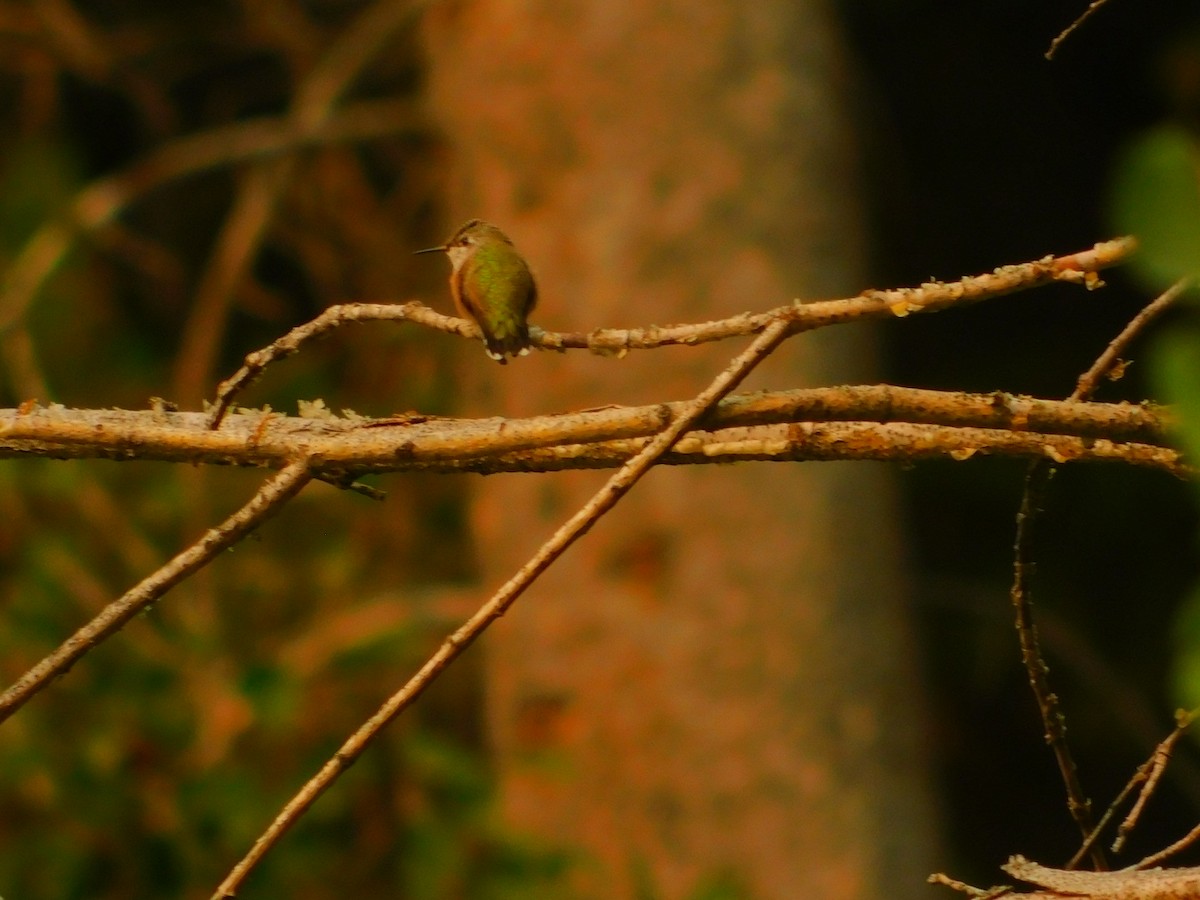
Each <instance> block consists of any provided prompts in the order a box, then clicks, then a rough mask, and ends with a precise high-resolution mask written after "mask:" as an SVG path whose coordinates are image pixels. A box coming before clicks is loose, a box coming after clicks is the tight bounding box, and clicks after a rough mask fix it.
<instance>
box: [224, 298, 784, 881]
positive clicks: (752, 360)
mask: <svg viewBox="0 0 1200 900" xmlns="http://www.w3.org/2000/svg"><path fill="white" fill-rule="evenodd" d="M791 331H792V326H791V323H790V322H789V320H788V319H787V318H786V317H782V316H781V317H780V318H778V319H777V320H776V321H774V322H773V323H771V324H770V325H768V326H767V328H766V329H765V330H764V331H763V332H762V334H760V335H758V337H756V338H755V339H754V341H753V342H752V343H751V344H750V346H749V347H747V348H746V349H745V350H744V351H743V352H742V353H741V354H739V355H738V356H737V357H736V358H735V359H734V360H733V362H732V363H730V365H729V367H728V368H726V369H725V371H723V372H722V373H721V374H720V375H719V376H717V378H716V379H715V380H714V381H713V382H712V383H711V384H710V385H709V386H708V387H707V388H705V389H704V391H703V392H701V393H700V394H699V395H698V396H697V397H696V398H695V399H694V400H693V401H692V402H691V403H690V404H689V405H688V410H687V411H686V412H685V413H684V414H683V415H681V416H679V418H677V419H676V420H675V421H673V422H672V423H671V424H670V425H668V426H667V427H666V428H665V429H663V431H662V432H660V433H659V434H658V435H657V436H656V437H655V438H654V439H653V440H652V441H651V442H650V443H649V444H647V445H646V447H645V448H644V449H643V450H642V451H641V452H640V453H638V454H637V456H635V457H633V458H632V459H630V460H629V461H628V462H627V463H626V464H625V465H624V466H623V467H622V468H621V470H620V471H619V472H617V473H616V474H615V475H613V477H612V478H610V479H609V480H608V482H607V483H606V484H605V485H604V486H603V487H602V488H601V489H600V490H599V491H598V492H597V493H596V494H595V495H594V496H593V497H592V498H591V499H590V500H589V501H588V502H587V503H586V504H584V506H583V507H582V508H581V509H580V510H579V511H578V512H577V513H575V515H574V516H572V517H571V518H570V519H569V520H568V521H567V522H566V523H565V524H564V525H563V526H562V527H561V528H559V529H558V531H556V532H555V533H554V534H553V535H552V536H551V537H550V538H549V540H547V541H546V542H545V543H544V544H542V546H541V547H540V548H538V551H537V552H536V553H535V554H534V555H533V557H532V558H531V559H530V560H529V561H528V562H527V563H525V565H524V566H522V567H521V569H520V570H519V571H518V572H517V573H516V574H515V575H513V577H512V578H510V579H509V580H508V582H507V583H505V584H504V586H503V587H501V588H500V589H499V590H498V591H497V592H496V593H495V595H493V596H492V598H491V599H490V600H488V601H487V602H486V603H485V604H484V605H483V606H481V607H480V608H479V610H478V611H477V612H476V613H475V614H474V615H473V616H472V617H471V618H470V619H468V620H467V621H466V622H465V623H464V624H463V625H462V626H461V627H460V628H459V629H458V630H457V631H455V632H454V633H453V634H452V635H450V636H449V637H448V638H447V639H446V641H445V642H444V643H443V644H442V645H441V647H439V648H438V650H437V651H436V652H435V653H434V654H433V655H432V656H431V657H430V658H429V660H428V661H427V662H426V663H425V665H424V666H422V667H421V669H420V671H418V672H417V673H416V674H415V675H414V676H413V677H412V678H410V679H409V681H408V683H407V684H405V685H404V686H403V687H402V688H401V689H400V690H399V691H397V692H396V693H395V694H393V695H392V696H391V697H390V698H389V699H388V700H387V702H386V703H384V704H383V706H382V707H380V709H379V710H378V712H376V713H375V715H373V716H372V717H371V718H370V719H369V720H367V722H365V723H364V724H363V726H362V727H361V728H359V729H358V731H356V732H355V733H354V734H353V735H352V736H351V737H350V738H349V739H348V740H347V741H346V742H345V743H344V744H343V745H342V746H341V747H340V748H339V749H338V751H337V753H335V754H334V755H333V757H332V758H331V759H330V760H329V761H328V762H326V763H325V765H324V766H323V767H322V768H321V770H320V771H319V772H318V773H317V774H316V775H315V776H313V778H311V779H310V780H309V781H308V783H307V784H305V785H304V786H303V787H302V788H301V789H300V791H299V792H298V793H297V794H296V795H295V796H294V797H293V798H292V799H291V800H289V801H288V803H287V805H286V806H284V808H283V810H282V811H281V812H280V813H279V815H278V816H277V817H276V818H275V821H273V822H272V823H271V825H270V827H268V828H267V830H266V831H264V832H263V834H262V835H261V836H260V837H259V838H258V840H256V841H255V843H254V846H253V847H252V848H251V850H250V852H249V853H247V854H246V856H245V857H244V858H243V859H242V860H241V861H240V862H239V863H238V864H237V865H236V866H234V868H233V869H232V870H231V871H230V873H229V875H228V876H227V877H226V879H225V880H224V881H223V882H222V883H221V885H220V887H218V888H217V891H216V893H215V894H214V895H213V898H214V900H222V898H226V897H233V896H235V895H236V893H237V889H238V887H239V886H240V885H241V883H242V882H243V881H244V880H245V878H246V876H247V875H248V874H249V873H250V872H251V870H253V868H254V867H255V866H256V865H257V864H258V862H259V860H261V859H262V857H263V856H264V855H265V854H266V853H267V852H268V851H269V850H270V849H271V848H272V847H273V846H274V845H275V844H276V843H277V842H278V841H279V839H280V838H281V837H283V835H284V833H285V832H286V831H287V830H288V829H289V828H290V827H291V826H292V825H294V824H295V823H296V821H297V820H298V819H299V817H300V816H301V815H303V814H304V812H305V810H307V809H308V808H309V806H311V805H312V804H313V803H314V802H315V801H316V800H317V798H318V797H320V796H321V794H322V793H324V792H325V791H326V790H327V789H328V788H329V786H330V785H332V784H333V782H334V781H335V780H336V779H337V778H338V776H340V775H341V773H342V772H343V771H345V770H346V769H347V768H348V767H349V766H350V765H351V764H352V763H353V762H354V761H355V760H356V759H357V758H358V757H359V755H360V754H361V753H362V752H363V751H364V750H365V749H366V748H367V746H368V745H369V744H370V743H371V741H372V740H374V739H375V737H376V736H377V735H378V734H379V733H380V732H381V731H382V729H383V728H384V726H386V725H387V724H388V723H389V722H390V721H392V719H394V718H395V717H396V716H397V715H399V713H400V712H401V711H403V710H404V709H405V708H406V707H408V706H409V705H410V704H411V703H412V702H413V701H414V700H416V698H417V697H418V696H420V694H421V693H422V692H423V691H424V690H425V689H426V688H427V687H428V686H429V685H430V684H431V683H432V682H433V680H434V679H435V678H437V676H438V675H439V674H440V673H441V672H442V671H443V670H444V669H445V668H446V666H448V665H449V664H450V663H451V662H452V661H453V660H454V659H455V658H457V657H458V656H459V654H461V653H462V652H463V651H464V650H466V648H467V647H469V646H470V645H471V643H472V642H474V641H475V639H476V638H478V637H479V635H481V634H482V633H483V632H484V631H485V630H486V629H487V627H488V626H489V625H491V623H492V622H494V621H495V620H496V619H498V618H499V617H500V616H502V615H504V613H505V612H506V611H507V610H508V608H509V607H510V606H512V604H513V602H514V601H515V600H516V599H517V598H518V597H519V596H521V594H522V593H524V592H525V590H526V588H528V587H529V585H531V584H532V583H533V582H534V581H535V580H536V579H537V577H538V576H539V575H541V573H542V572H544V571H545V570H546V569H547V568H549V566H550V565H551V564H552V563H553V562H554V561H555V560H556V559H558V558H559V557H560V556H561V555H562V554H563V553H564V552H565V551H566V550H567V548H568V547H570V546H571V545H572V544H573V543H574V542H575V541H576V540H577V539H578V538H579V537H580V536H582V535H583V534H584V533H585V532H586V531H587V530H588V529H589V528H591V527H592V525H594V524H595V523H596V521H597V520H598V519H599V518H600V517H601V516H602V515H604V514H605V513H606V512H607V511H608V510H610V509H612V507H613V506H615V505H616V504H617V502H618V501H619V500H620V499H621V498H622V497H623V496H625V494H626V493H627V492H628V491H629V490H630V489H631V488H632V487H633V486H634V484H636V483H637V481H638V480H639V479H640V478H641V477H642V476H643V475H644V474H645V473H646V472H647V471H649V469H650V468H651V467H652V466H653V465H654V464H655V462H657V461H658V459H659V457H661V456H662V455H663V454H664V453H666V452H667V450H669V449H670V448H671V445H672V444H674V443H675V441H676V440H678V439H679V437H680V435H682V434H683V433H684V432H686V431H687V430H688V429H690V428H691V427H693V426H694V425H695V424H696V422H697V421H699V420H700V419H701V418H702V417H703V416H704V415H705V413H707V412H708V410H709V409H711V408H712V406H713V405H714V404H716V403H717V402H718V401H719V400H720V399H721V398H722V397H724V396H725V395H726V394H728V393H729V392H730V391H731V390H733V388H735V387H736V386H737V385H738V384H739V383H740V382H741V381H742V380H743V379H744V378H745V377H746V376H747V375H748V374H749V373H750V372H751V371H752V370H753V369H754V367H755V366H757V365H758V364H759V363H760V362H761V361H762V360H763V359H765V358H766V357H767V356H768V355H769V354H770V353H771V351H772V350H774V349H775V348H776V347H777V346H778V345H779V344H780V343H781V342H782V341H784V340H785V339H786V338H787V337H788V335H789V334H790V333H791Z"/></svg>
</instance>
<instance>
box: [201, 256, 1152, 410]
mask: <svg viewBox="0 0 1200 900" xmlns="http://www.w3.org/2000/svg"><path fill="white" fill-rule="evenodd" d="M1134 246H1135V242H1134V240H1133V238H1128V237H1124V238H1117V239H1115V240H1111V241H1104V242H1102V243H1099V244H1096V245H1095V246H1094V247H1092V248H1091V249H1090V250H1083V251H1080V252H1078V253H1071V254H1068V255H1066V256H1057V257H1056V256H1046V257H1043V258H1042V259H1039V260H1034V261H1032V262H1026V263H1020V264H1018V265H1012V266H1001V267H1000V268H998V269H996V270H995V271H993V272H989V273H986V274H983V275H973V276H969V277H966V278H962V279H960V280H959V281H954V282H949V283H946V282H940V281H934V282H927V283H925V284H922V285H919V286H918V287H912V288H897V289H894V290H887V291H876V290H871V291H864V292H863V293H862V294H860V295H858V296H857V297H850V298H848V299H842V300H820V301H814V302H812V303H801V302H800V301H796V302H795V303H792V304H790V305H788V306H780V307H776V308H775V309H772V310H768V311H766V312H760V313H740V314H738V315H735V316H730V317H729V318H726V319H720V320H717V321H713V322H701V323H698V324H691V325H666V326H657V325H652V326H650V327H647V328H628V329H616V328H600V329H596V330H595V331H590V332H586V333H566V334H556V333H552V332H547V331H543V330H541V329H540V328H531V329H530V336H531V338H532V344H533V346H535V347H538V348H540V349H543V350H567V349H587V350H591V351H592V352H593V353H599V354H602V355H616V356H623V355H624V354H625V353H626V352H628V351H629V350H648V349H652V348H655V347H663V346H667V345H672V344H684V345H690V344H701V343H708V342H710V341H722V340H726V339H728V338H731V337H739V336H742V335H749V334H758V333H760V332H761V331H763V329H765V328H767V327H768V325H769V324H770V323H772V322H776V321H783V322H785V323H787V328H788V333H789V334H798V333H800V332H802V331H811V330H813V329H816V328H824V327H826V326H829V325H841V324H845V323H847V322H854V321H859V320H863V319H871V318H888V317H892V316H896V317H900V318H903V317H905V316H908V315H912V314H914V313H926V312H935V311H937V310H941V309H946V308H947V307H950V306H963V305H966V304H970V303H978V302H979V301H981V300H986V299H988V298H991V297H1000V296H1004V295H1005V294H1011V293H1013V292H1015V291H1020V290H1027V289H1029V288H1034V287H1039V286H1041V285H1044V284H1048V283H1050V282H1052V281H1066V282H1071V283H1077V284H1084V285H1086V286H1087V287H1088V288H1089V289H1092V288H1095V287H1098V286H1099V285H1100V284H1101V282H1100V280H1099V278H1098V277H1097V276H1096V273H1097V272H1099V271H1100V270H1102V269H1105V268H1108V267H1110V266H1114V265H1116V264H1117V263H1119V262H1121V261H1122V260H1124V259H1125V258H1126V257H1127V256H1128V255H1129V254H1130V253H1131V252H1133V249H1134ZM367 321H400V322H404V321H407V322H415V323H418V324H420V325H424V326H425V327H427V328H432V329H435V330H437V331H442V332H445V333H447V334H455V335H458V336H460V337H467V338H471V339H478V338H479V329H478V326H477V325H475V323H474V322H468V321H466V320H465V319H459V318H456V317H454V316H445V315H442V314H441V313H436V312H434V311H433V310H431V309H429V308H428V307H426V306H424V305H423V304H421V303H418V302H416V301H411V302H408V303H402V304H385V303H350V304H343V305H340V306H331V307H329V308H328V309H326V310H325V311H324V312H323V313H321V315H319V316H317V317H316V318H315V319H313V320H312V321H311V322H307V323H305V324H304V325H299V326H297V327H296V328H293V329H292V330H291V331H289V332H288V333H287V334H285V335H284V336H283V337H281V338H279V339H278V340H276V341H275V342H274V343H272V344H270V345H268V346H266V347H264V348H262V349H261V350H256V351H254V352H253V353H251V354H249V355H248V356H247V357H246V359H245V362H244V364H243V365H242V367H241V368H240V369H239V370H238V371H237V372H235V373H234V374H233V375H232V376H230V377H229V378H227V379H226V380H225V381H223V382H222V383H221V384H220V385H219V386H218V387H217V396H216V400H215V401H214V403H213V407H212V409H211V411H210V415H209V427H210V428H213V429H215V428H217V427H219V426H220V424H221V420H222V419H223V418H224V416H225V413H226V412H227V411H228V409H229V407H230V405H231V404H232V403H233V400H234V398H235V397H236V396H237V395H238V394H239V393H241V392H242V391H243V390H245V389H246V388H247V387H249V386H250V385H251V384H253V383H254V381H255V380H256V379H257V378H258V377H259V375H261V374H262V371H263V370H264V369H265V368H266V367H267V366H269V365H270V364H271V363H274V362H276V361H278V360H280V359H283V358H284V357H287V356H291V355H292V354H293V353H295V352H297V351H298V350H299V349H300V348H301V347H302V346H303V345H304V344H306V343H308V342H309V341H311V340H315V339H317V338H320V337H324V336H325V335H327V334H328V333H329V332H331V331H333V330H334V329H336V328H340V327H341V326H343V325H348V324H350V323H352V322H367Z"/></svg>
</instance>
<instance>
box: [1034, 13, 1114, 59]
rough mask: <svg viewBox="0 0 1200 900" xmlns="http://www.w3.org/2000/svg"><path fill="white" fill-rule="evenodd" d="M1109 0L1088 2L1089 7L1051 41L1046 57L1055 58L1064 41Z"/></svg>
mask: <svg viewBox="0 0 1200 900" xmlns="http://www.w3.org/2000/svg"><path fill="white" fill-rule="evenodd" d="M1107 2H1108V0H1092V2H1091V3H1089V4H1088V7H1087V9H1085V10H1084V11H1083V12H1081V13H1080V14H1079V15H1078V16H1077V17H1076V19H1075V21H1074V22H1072V23H1071V24H1070V25H1068V26H1067V27H1066V28H1064V29H1063V30H1062V31H1061V32H1059V34H1058V37H1056V38H1055V39H1054V40H1052V41H1051V42H1050V48H1049V49H1048V50H1047V51H1046V53H1045V56H1046V59H1054V54H1055V53H1057V52H1058V48H1059V47H1060V46H1062V44H1063V42H1064V41H1065V40H1066V39H1067V38H1069V37H1070V36H1071V35H1072V34H1074V33H1075V32H1076V31H1077V30H1078V29H1079V27H1080V26H1081V25H1083V23H1084V22H1086V21H1087V20H1088V19H1090V18H1091V17H1092V16H1093V15H1094V14H1095V13H1096V12H1097V11H1098V10H1099V9H1100V7H1102V6H1103V5H1104V4H1105V3H1107Z"/></svg>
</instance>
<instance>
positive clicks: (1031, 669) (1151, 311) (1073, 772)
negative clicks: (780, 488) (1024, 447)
mask: <svg viewBox="0 0 1200 900" xmlns="http://www.w3.org/2000/svg"><path fill="white" fill-rule="evenodd" d="M1187 287H1188V282H1187V280H1186V279H1185V280H1182V281H1179V282H1177V283H1176V284H1174V285H1172V286H1171V287H1170V288H1169V289H1168V290H1167V291H1165V292H1164V293H1163V294H1162V295H1161V296H1159V297H1158V298H1156V299H1155V300H1154V301H1152V302H1151V303H1149V304H1148V305H1147V306H1146V307H1145V308H1144V309H1143V310H1142V311H1141V312H1140V313H1139V314H1138V315H1137V316H1135V317H1134V318H1133V319H1132V320H1131V321H1130V322H1129V323H1128V324H1127V325H1126V326H1125V328H1123V329H1122V330H1121V333H1120V334H1118V335H1117V336H1116V337H1115V338H1114V339H1113V340H1112V341H1111V342H1110V343H1109V345H1108V346H1107V347H1106V348H1105V350H1104V352H1103V353H1101V354H1100V356H1099V357H1098V358H1097V360H1096V362H1095V363H1093V364H1092V366H1091V367H1090V368H1089V369H1088V371H1087V372H1085V373H1084V374H1083V375H1082V376H1081V377H1080V378H1079V381H1078V382H1077V383H1076V385H1075V390H1074V391H1073V392H1072V393H1071V396H1070V398H1069V399H1070V400H1083V399H1085V398H1087V397H1089V396H1091V394H1092V393H1093V392H1094V391H1095V389H1096V387H1097V385H1098V384H1099V383H1100V379H1101V378H1102V377H1103V376H1104V374H1105V373H1107V372H1109V371H1111V370H1112V368H1113V367H1114V366H1116V364H1117V362H1118V360H1119V358H1120V355H1121V353H1123V352H1124V351H1125V349H1126V348H1127V347H1128V346H1129V344H1130V343H1132V341H1133V340H1134V338H1135V337H1137V335H1138V334H1140V333H1141V331H1142V329H1144V328H1145V327H1146V325H1147V324H1149V323H1150V321H1152V320H1153V319H1154V318H1155V317H1156V316H1157V315H1158V314H1159V313H1161V312H1162V311H1163V310H1165V309H1166V308H1167V307H1168V306H1170V304H1172V303H1173V302H1174V301H1175V300H1176V299H1177V298H1178V297H1179V296H1180V294H1182V293H1183V292H1184V290H1186V289H1187ZM1053 475H1054V467H1053V465H1052V464H1051V463H1050V462H1048V461H1046V460H1039V461H1037V462H1034V463H1032V464H1031V465H1030V467H1029V472H1028V473H1027V475H1026V478H1025V489H1024V491H1023V492H1022V496H1021V506H1020V510H1019V512H1018V513H1017V533H1016V539H1015V541H1014V546H1013V584H1012V589H1011V597H1012V604H1013V612H1014V614H1015V619H1016V622H1015V625H1016V629H1017V636H1018V639H1019V641H1020V645H1021V661H1022V662H1023V663H1024V665H1025V671H1026V674H1027V675H1028V678H1029V686H1030V688H1031V689H1032V690H1033V694H1034V698H1035V699H1036V701H1037V705H1038V712H1039V713H1040V714H1041V717H1042V728H1043V731H1044V733H1045V737H1046V742H1047V743H1048V744H1049V745H1050V747H1051V749H1052V750H1053V752H1054V758H1055V761H1056V762H1057V763H1058V769H1059V773H1060V775H1061V776H1062V780H1063V785H1064V787H1065V788H1066V792H1067V809H1068V811H1069V812H1070V814H1071V817H1072V818H1073V819H1074V820H1075V823H1076V824H1077V825H1078V826H1079V830H1080V833H1081V834H1082V835H1083V840H1084V844H1085V845H1086V844H1088V843H1089V838H1090V837H1091V835H1092V833H1093V831H1094V830H1095V828H1094V826H1093V824H1092V816H1091V803H1090V801H1089V800H1088V799H1087V797H1086V796H1085V795H1084V792H1083V787H1082V785H1081V784H1080V781H1079V770H1078V767H1077V766H1076V764H1075V758H1074V756H1073V755H1072V753H1071V749H1070V747H1069V745H1068V744H1067V737H1066V722H1065V720H1064V718H1063V715H1062V712H1061V710H1060V709H1059V705H1058V696H1057V695H1056V694H1055V693H1054V691H1053V690H1052V689H1051V688H1050V682H1049V678H1048V675H1049V672H1050V669H1049V666H1047V665H1046V662H1045V659H1044V658H1043V656H1042V650H1041V643H1040V640H1039V638H1038V632H1037V624H1036V620H1035V617H1034V612H1033V593H1032V591H1033V586H1032V576H1033V569H1034V563H1033V548H1034V543H1035V533H1036V525H1037V522H1038V519H1039V515H1040V512H1041V509H1042V505H1043V503H1044V501H1045V496H1046V491H1047V488H1048V486H1049V484H1050V479H1051V478H1052V477H1053ZM1089 852H1090V854H1091V856H1092V860H1093V862H1094V863H1095V866H1096V868H1097V869H1104V868H1107V864H1106V861H1105V857H1104V852H1103V851H1102V850H1101V849H1100V848H1099V847H1098V846H1097V845H1096V844H1095V843H1094V842H1091V848H1090V850H1089Z"/></svg>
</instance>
